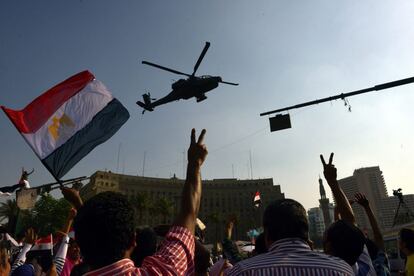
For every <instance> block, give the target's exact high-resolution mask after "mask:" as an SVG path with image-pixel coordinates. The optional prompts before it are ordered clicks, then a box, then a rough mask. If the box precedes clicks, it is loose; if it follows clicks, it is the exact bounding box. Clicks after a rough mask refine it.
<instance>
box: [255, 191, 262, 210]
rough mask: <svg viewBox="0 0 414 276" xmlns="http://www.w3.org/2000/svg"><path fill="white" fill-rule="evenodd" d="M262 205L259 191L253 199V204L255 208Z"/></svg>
mask: <svg viewBox="0 0 414 276" xmlns="http://www.w3.org/2000/svg"><path fill="white" fill-rule="evenodd" d="M261 203H262V201H261V199H260V193H259V191H257V192H256V194H255V195H254V198H253V204H254V206H255V207H259V206H260V204H261Z"/></svg>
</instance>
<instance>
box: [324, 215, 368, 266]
mask: <svg viewBox="0 0 414 276" xmlns="http://www.w3.org/2000/svg"><path fill="white" fill-rule="evenodd" d="M324 242H325V249H326V243H327V242H328V243H330V252H326V253H328V254H331V255H333V256H336V257H339V258H341V259H343V260H344V261H345V262H347V263H348V264H349V265H351V266H352V265H354V264H355V262H356V261H357V260H358V258H359V256H360V255H361V253H362V250H363V249H364V244H365V236H364V234H363V233H362V231H361V230H360V229H359V228H358V227H356V226H355V225H352V224H350V223H347V222H345V221H343V220H338V221H336V222H334V223H332V224H331V225H330V226H329V228H328V229H327V230H326V231H325V240H324Z"/></svg>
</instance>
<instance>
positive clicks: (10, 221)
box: [0, 199, 19, 233]
mask: <svg viewBox="0 0 414 276" xmlns="http://www.w3.org/2000/svg"><path fill="white" fill-rule="evenodd" d="M18 215H19V207H17V203H16V200H15V199H13V200H12V199H8V200H7V201H6V202H2V203H1V205H0V222H2V221H4V220H5V219H7V226H6V229H7V232H8V233H14V229H15V227H16V222H17V216H18Z"/></svg>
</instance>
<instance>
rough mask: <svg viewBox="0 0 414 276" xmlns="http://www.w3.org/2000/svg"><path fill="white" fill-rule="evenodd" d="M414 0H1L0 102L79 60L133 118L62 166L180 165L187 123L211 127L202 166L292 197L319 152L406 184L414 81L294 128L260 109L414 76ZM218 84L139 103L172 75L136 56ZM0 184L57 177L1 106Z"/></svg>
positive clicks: (302, 188)
mask: <svg viewBox="0 0 414 276" xmlns="http://www.w3.org/2000/svg"><path fill="white" fill-rule="evenodd" d="M413 14H414V2H413V1H409V0H407V1H397V0H392V1H374V0H371V1H328V0H326V1H319V0H317V1H273V0H269V1H249V0H243V1H240V0H238V1H223V0H211V1H194V0H191V1H190V0H188V1H156V0H153V1H126V0H125V1H103V0H82V1H55V0H53V1H52V0H49V1H46V0H45V1H12V0H4V1H1V2H0V84H1V92H0V104H1V105H5V106H7V107H9V108H13V109H21V108H23V107H24V106H26V105H27V104H28V103H29V102H30V101H31V100H33V99H34V98H35V97H37V96H38V95H40V94H41V93H42V92H43V91H45V90H47V89H48V88H50V87H52V86H53V85H55V84H56V83H58V82H60V81H62V80H64V79H66V78H67V77H69V76H71V75H73V74H75V73H77V72H80V71H82V70H85V69H88V70H90V71H91V72H93V73H94V74H95V76H96V78H97V79H99V80H101V81H102V82H104V83H105V84H106V86H107V87H108V88H109V89H110V91H112V93H113V95H114V96H115V97H117V98H118V99H119V100H120V101H121V102H122V103H123V104H124V105H125V106H126V107H127V109H128V110H129V112H130V114H131V118H130V120H129V121H128V122H127V123H126V124H125V125H124V126H123V127H122V128H121V130H120V131H119V132H118V133H117V134H116V135H115V136H114V137H113V138H112V139H111V140H110V141H108V142H106V143H105V144H103V145H100V146H98V147H97V148H96V149H95V150H94V151H92V152H91V153H90V154H89V155H88V156H87V157H86V158H84V159H83V160H82V161H81V162H79V163H78V164H77V165H76V166H75V167H74V168H73V169H72V170H71V171H70V172H69V173H68V174H67V175H66V176H65V178H71V177H76V176H82V175H87V176H89V175H90V174H92V173H93V172H95V171H96V170H104V169H108V170H112V171H116V169H117V154H118V149H119V148H120V162H119V168H118V172H120V173H122V172H124V173H126V174H131V175H137V174H142V167H143V164H142V163H143V157H144V152H146V166H145V175H146V176H158V177H170V176H172V175H173V174H174V173H176V174H177V176H179V177H182V175H183V152H184V151H186V149H187V147H188V144H189V135H190V129H191V128H192V127H195V128H197V130H200V129H201V128H206V129H207V134H206V139H205V142H206V145H207V147H208V149H209V152H210V153H209V156H208V159H207V161H206V163H205V165H204V166H203V169H202V173H203V178H206V179H213V178H228V177H232V174H233V173H232V166H233V167H234V176H235V177H237V178H240V179H246V178H248V177H249V176H250V173H249V152H251V156H252V167H253V177H254V178H267V177H273V180H274V183H275V184H279V185H281V189H282V191H283V192H284V193H285V195H286V196H287V197H290V198H294V199H297V200H299V201H300V202H301V203H303V204H304V205H305V207H306V208H310V207H313V206H317V205H318V202H317V198H318V196H319V194H318V182H317V179H318V175H319V174H321V173H322V166H321V164H320V161H319V154H320V153H324V154H326V155H328V154H329V153H330V152H331V151H333V152H335V159H334V162H335V164H336V166H337V167H338V175H339V177H346V176H350V175H352V173H353V171H354V169H356V168H360V167H367V166H377V165H379V166H380V168H381V170H382V171H383V173H384V177H385V181H386V184H387V187H388V190H389V191H391V189H396V188H398V187H401V188H403V192H404V193H405V194H408V193H414V185H413V183H412V182H413V179H414V175H413V173H412V171H413V164H414V162H413V160H414V142H413V137H414V124H413V123H412V118H414V110H413V108H412V102H413V101H414V84H413V85H406V86H404V87H399V88H394V89H390V90H385V91H383V92H380V93H372V94H366V95H362V96H357V97H352V98H350V99H349V102H350V104H351V106H352V112H348V111H347V108H346V107H344V103H343V102H342V101H335V102H332V103H325V104H321V105H318V106H313V107H309V108H305V109H300V110H294V111H291V113H290V114H291V120H292V126H293V127H292V129H289V130H284V131H280V132H274V133H270V131H269V126H268V119H267V118H266V117H260V116H259V113H261V112H265V111H269V110H273V109H276V108H281V107H284V106H287V105H293V104H297V103H301V102H304V101H308V100H313V99H316V98H322V97H326V96H330V95H333V94H337V93H340V92H348V91H353V90H357V89H360V88H365V87H370V86H373V85H376V84H380V83H383V82H388V81H392V80H396V79H402V78H406V77H411V76H414V56H413V49H414V28H413V26H414V16H413ZM205 41H210V42H211V47H210V49H209V51H208V52H207V54H206V56H205V59H204V61H203V63H202V64H201V65H200V67H199V70H198V74H210V75H220V76H222V78H223V80H227V81H231V82H239V83H240V86H238V87H235V86H226V85H221V86H220V87H219V88H217V89H216V90H213V91H212V92H210V93H208V94H207V97H208V99H207V100H205V101H203V102H201V103H196V102H195V100H194V99H191V100H187V101H180V102H174V103H171V104H168V105H165V106H160V107H158V108H157V109H156V111H154V112H152V113H149V112H148V113H145V115H144V116H142V115H141V109H140V108H139V107H138V106H136V104H135V102H136V101H137V100H138V99H140V98H141V94H143V93H144V92H145V91H149V92H151V95H152V96H153V97H157V98H159V97H162V96H164V95H166V94H167V93H168V92H169V91H170V88H171V83H172V82H173V80H178V79H179V76H178V75H174V74H171V73H169V72H164V71H161V70H158V69H155V68H152V67H149V66H145V65H142V64H141V63H140V61H141V60H143V59H145V60H148V61H152V62H155V63H159V64H161V65H164V66H168V67H172V68H175V69H177V70H180V71H184V72H189V73H191V71H192V68H193V66H194V63H195V61H196V60H197V58H198V56H199V54H200V52H201V50H202V48H203V46H204V43H205ZM0 127H1V136H0V147H1V155H2V156H1V157H2V158H1V159H0V176H1V183H0V186H5V185H11V184H15V183H16V182H17V180H18V178H19V175H20V168H21V167H22V166H24V167H25V168H27V169H31V168H34V169H35V173H34V174H33V175H32V176H31V184H32V185H33V186H36V185H40V184H42V183H46V182H51V181H53V178H52V176H51V175H50V174H49V173H48V172H47V170H46V169H45V168H44V167H43V166H42V164H41V163H40V161H39V160H38V159H37V157H36V156H35V155H34V153H33V152H32V151H31V149H30V148H29V146H28V145H27V144H26V143H25V141H24V140H23V139H22V138H21V137H20V135H19V134H18V132H17V131H16V130H15V129H14V127H13V126H12V124H11V123H10V122H9V120H8V119H7V118H6V116H5V115H4V114H2V115H0Z"/></svg>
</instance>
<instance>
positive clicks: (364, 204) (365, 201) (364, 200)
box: [355, 193, 369, 208]
mask: <svg viewBox="0 0 414 276" xmlns="http://www.w3.org/2000/svg"><path fill="white" fill-rule="evenodd" d="M355 201H356V202H357V203H358V204H359V205H361V206H362V207H364V208H368V207H369V201H368V199H367V198H366V196H365V195H364V194H361V193H356V194H355Z"/></svg>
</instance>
